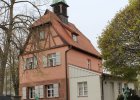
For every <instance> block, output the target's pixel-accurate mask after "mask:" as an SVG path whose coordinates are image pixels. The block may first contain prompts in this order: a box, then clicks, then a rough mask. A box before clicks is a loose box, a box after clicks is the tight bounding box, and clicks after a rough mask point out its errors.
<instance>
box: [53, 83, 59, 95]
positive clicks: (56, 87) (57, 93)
mask: <svg viewBox="0 0 140 100" xmlns="http://www.w3.org/2000/svg"><path fill="white" fill-rule="evenodd" d="M53 86H54V97H59V84H53Z"/></svg>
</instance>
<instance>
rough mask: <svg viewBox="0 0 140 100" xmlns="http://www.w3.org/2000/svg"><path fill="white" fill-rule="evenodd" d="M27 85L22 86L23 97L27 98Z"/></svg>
mask: <svg viewBox="0 0 140 100" xmlns="http://www.w3.org/2000/svg"><path fill="white" fill-rule="evenodd" d="M26 93H27V92H26V87H23V88H22V99H26V98H27V96H26Z"/></svg>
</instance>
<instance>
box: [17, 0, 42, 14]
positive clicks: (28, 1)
mask: <svg viewBox="0 0 140 100" xmlns="http://www.w3.org/2000/svg"><path fill="white" fill-rule="evenodd" d="M15 3H29V4H31V5H32V6H33V7H35V8H36V9H37V11H38V13H39V15H40V16H41V13H40V11H39V9H38V7H37V6H36V5H34V4H33V3H32V2H30V1H17V2H15Z"/></svg>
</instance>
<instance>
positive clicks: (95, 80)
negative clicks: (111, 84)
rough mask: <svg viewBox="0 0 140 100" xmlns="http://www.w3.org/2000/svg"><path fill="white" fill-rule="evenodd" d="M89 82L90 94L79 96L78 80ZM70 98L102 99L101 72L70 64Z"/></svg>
mask: <svg viewBox="0 0 140 100" xmlns="http://www.w3.org/2000/svg"><path fill="white" fill-rule="evenodd" d="M85 81H86V82H87V86H88V96H86V97H79V96H78V82H85ZM69 82H70V100H93V99H94V100H101V84H100V74H98V73H96V72H93V71H89V70H85V69H82V68H78V67H76V66H72V65H69Z"/></svg>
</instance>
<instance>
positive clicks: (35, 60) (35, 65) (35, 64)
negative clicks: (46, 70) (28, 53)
mask: <svg viewBox="0 0 140 100" xmlns="http://www.w3.org/2000/svg"><path fill="white" fill-rule="evenodd" d="M33 59H34V68H36V67H37V57H36V56H34V58H33Z"/></svg>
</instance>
